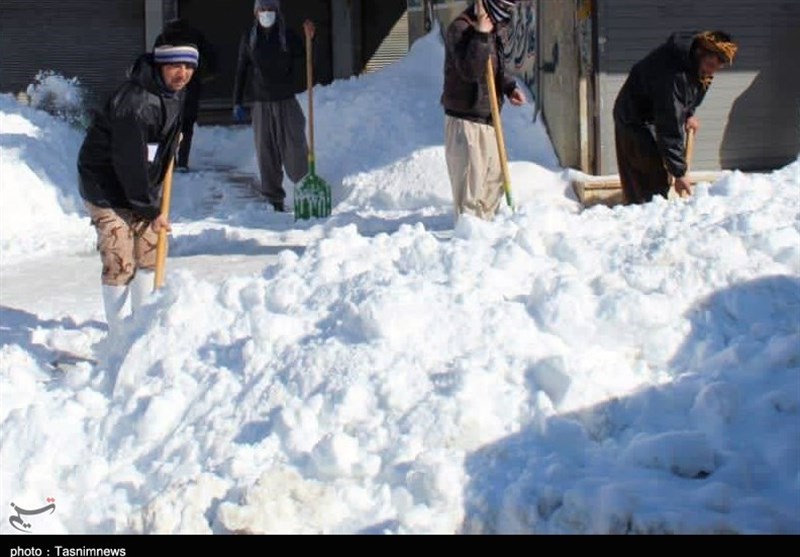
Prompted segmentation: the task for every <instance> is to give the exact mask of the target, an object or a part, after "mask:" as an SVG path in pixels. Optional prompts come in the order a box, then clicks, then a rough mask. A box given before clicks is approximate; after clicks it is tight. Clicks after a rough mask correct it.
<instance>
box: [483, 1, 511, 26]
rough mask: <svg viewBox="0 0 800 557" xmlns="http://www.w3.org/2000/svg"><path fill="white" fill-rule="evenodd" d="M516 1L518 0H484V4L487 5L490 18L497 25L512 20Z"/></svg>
mask: <svg viewBox="0 0 800 557" xmlns="http://www.w3.org/2000/svg"><path fill="white" fill-rule="evenodd" d="M516 3H517V0H483V5H484V6H486V13H487V14H489V19H491V20H492V23H494V24H495V25H497V24H498V23H505V22H507V21H510V20H511V16H512V15H514V5H515V4H516Z"/></svg>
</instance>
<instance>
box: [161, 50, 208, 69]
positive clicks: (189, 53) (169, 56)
mask: <svg viewBox="0 0 800 557" xmlns="http://www.w3.org/2000/svg"><path fill="white" fill-rule="evenodd" d="M153 61H155V63H156V64H190V65H192V66H194V67H195V68H196V67H197V65H198V63H199V62H200V52H198V50H197V47H196V46H194V45H190V44H183V45H171V44H164V45H161V46H157V47H155V48H154V49H153Z"/></svg>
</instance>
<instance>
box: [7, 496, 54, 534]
mask: <svg viewBox="0 0 800 557" xmlns="http://www.w3.org/2000/svg"><path fill="white" fill-rule="evenodd" d="M11 508H13V509H14V510H15V511H17V516H10V517H8V522H9V524H11V526H13V527H14V528H16V529H17V530H19V531H20V532H24V533H26V534H30V533H31V529H30V528H31V523H30V522H27V520H26V519H23V518H22V517H23V516H36V515H38V514H42V513H46V512H47V511H50V514H53V513H54V512H55V511H56V500H55V499H53V498H52V497H48V498H47V505H45V506H44V507H42V508H40V509H33V510H28V509H23V508H22V507H20V506H18V505H16V504H15V503H11ZM20 526H21V528H20Z"/></svg>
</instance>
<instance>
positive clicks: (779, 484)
mask: <svg viewBox="0 0 800 557" xmlns="http://www.w3.org/2000/svg"><path fill="white" fill-rule="evenodd" d="M441 56H442V54H441V45H439V44H438V43H436V41H435V40H434V39H431V38H429V39H428V40H427V41H426V42H423V43H422V45H421V46H420V47H419V48H417V49H415V50H414V51H412V55H411V56H409V58H408V59H406V60H404V61H403V62H402V63H400V64H397V65H395V66H392V67H390V68H389V69H388V70H386V71H385V72H381V73H378V74H375V75H372V76H368V77H365V78H363V79H353V80H348V81H345V82H342V83H336V84H334V85H333V86H331V87H329V88H321V90H320V92H319V93H320V94H319V95H318V98H320V99H321V103H320V108H319V113H320V127H321V129H322V130H324V134H325V136H328V137H330V140H329V141H328V142H327V143H326V144H322V143H321V144H320V153H319V154H320V174H321V175H323V176H325V177H328V176H330V177H331V178H330V179H331V180H332V181H333V180H339V179H341V183H343V184H345V186H346V187H345V188H343V189H342V190H340V197H339V200H340V204H339V206H338V207H337V213H336V215H334V217H333V218H332V219H330V220H329V221H325V222H312V223H307V224H305V223H304V224H301V225H295V224H294V223H292V222H291V218H290V217H289V219H288V220H287V219H285V218H284V217H285V215H272V214H269V213H267V212H266V211H265V210H264V209H263V207H261V208H260V209H259V208H257V207H256V205H255V204H254V203H251V202H243V201H237V200H236V199H235V195H233V194H232V193H231V192H232V191H234V190H233V189H232V188H231V186H230V184H220V183H217V182H215V180H218V179H219V174H215V173H213V172H212V171H210V170H209V171H208V173H203V172H200V173H197V174H190V175H187V176H178V177H177V181H176V193H177V194H178V195H177V198H176V199H177V201H178V205H177V206H176V211H178V213H179V214H182V215H190V216H191V218H192V219H197V220H196V222H188V218H189V217H188V216H185V217H183V218H186V219H187V221H186V222H180V223H179V225H178V226H176V232H175V238H174V245H175V247H176V249H175V250H174V251H173V257H174V259H173V260H171V263H170V265H172V267H171V273H170V275H169V280H168V283H167V287H166V288H165V289H164V290H162V291H160V292H159V294H158V295H157V296H155V297H154V299H152V300H151V302H150V303H149V304H148V305H147V306H146V307H145V309H144V311H142V312H140V313H139V314H138V315H137V316H136V317H135V318H133V319H131V320H129V321H128V322H127V323H126V325H125V330H124V331H123V334H122V337H121V338H120V339H118V340H117V341H116V342H114V343H107V344H102V343H101V344H100V345H98V351H97V355H98V356H99V357H100V359H101V363H100V365H99V366H97V367H92V366H91V365H90V364H88V363H83V364H78V365H77V366H76V367H75V369H73V370H71V371H70V372H69V373H68V374H66V375H65V376H64V377H60V378H58V377H56V378H54V377H53V374H52V373H51V372H50V371H49V370H48V369H47V366H46V364H47V357H48V354H49V352H48V351H47V350H46V347H47V346H52V345H59V346H65V345H68V346H71V347H73V348H74V349H75V350H78V349H79V348H85V347H86V346H87V345H88V344H90V341H91V342H94V341H96V340H98V339H99V338H101V337H102V335H103V331H102V326H101V325H98V324H97V323H96V322H94V321H93V319H94V318H96V317H97V316H98V312H97V311H98V310H97V309H96V310H90V309H87V308H86V307H85V306H86V305H87V304H86V303H85V302H84V297H85V296H86V292H85V288H86V287H85V285H83V286H82V287H77V286H76V287H74V291H73V292H72V293H71V295H72V297H73V298H75V299H76V300H77V301H73V302H72V306H71V307H72V308H75V309H73V310H72V311H71V313H70V314H69V315H67V316H64V317H61V318H45V317H42V316H40V315H35V314H34V313H32V312H33V311H34V310H26V309H14V307H15V306H11V307H6V306H7V305H9V304H8V302H6V301H4V302H3V307H2V308H0V310H1V311H2V313H0V316H2V318H3V326H2V327H0V462H2V492H3V493H8V494H11V495H9V496H10V497H14V498H15V499H14V501H16V502H17V503H19V504H21V505H22V504H23V502H24V501H32V502H36V501H45V500H46V498H47V497H55V498H56V500H57V501H58V510H57V512H56V513H54V514H53V515H52V517H50V519H51V520H52V523H51V524H49V525H48V526H47V530H48V531H52V532H59V531H63V532H70V533H81V532H88V533H107V532H117V533H124V532H136V533H141V532H145V533H157V532H158V533H167V532H180V533H321V532H325V533H340V532H341V533H454V532H468V533H473V532H526V533H527V532H551V533H595V532H597V533H618V532H676V533H692V532H704V533H705V532H739V533H800V444H799V443H798V439H800V420H798V410H799V407H800V400H799V398H800V220H798V218H797V215H798V214H800V161H798V162H796V163H794V164H792V165H790V166H788V167H786V168H784V169H782V170H781V171H778V172H775V173H773V174H764V175H744V174H741V173H732V174H731V175H730V176H728V177H727V178H725V179H724V180H723V181H721V182H719V183H717V184H713V185H704V186H701V187H699V188H698V189H697V192H696V195H695V196H694V197H692V198H691V199H689V200H675V201H666V200H656V201H654V202H653V203H651V204H648V205H645V206H637V207H617V208H614V209H608V208H605V207H595V208H593V209H590V210H587V211H583V212H581V211H579V210H578V208H577V206H576V203H575V202H574V200H572V199H569V198H568V196H566V195H565V191H564V189H565V181H564V179H563V175H562V174H561V173H560V172H558V170H557V169H555V168H554V167H551V166H550V165H551V163H552V161H550V162H548V160H547V156H548V153H551V150H550V148H549V145H547V144H546V140H545V139H542V138H543V136H542V135H539V134H541V133H542V132H541V129H540V127H539V126H537V125H533V124H531V123H530V120H529V119H528V120H526V118H525V116H524V112H515V111H513V110H507V111H505V112H506V115H507V117H508V118H509V121H508V125H507V129H509V130H514V129H515V126H517V125H518V126H519V132H518V133H516V132H515V133H513V134H509V135H510V137H511V141H510V143H511V144H512V145H515V147H514V149H515V150H514V151H513V153H516V154H512V161H513V162H512V165H511V167H512V172H513V178H514V184H515V186H516V187H515V192H516V193H517V197H518V199H519V200H520V207H519V210H518V211H516V212H515V213H514V214H511V213H510V212H509V211H504V212H503V214H502V215H500V216H499V218H498V219H497V220H496V221H495V222H493V223H486V222H482V221H477V220H474V219H471V218H465V219H463V220H462V221H461V222H460V223H459V225H458V226H457V227H456V228H455V230H454V231H453V237H452V239H443V238H442V236H443V235H442V234H441V232H443V231H444V230H446V227H447V226H448V225H450V223H452V218H451V214H450V198H449V196H448V187H449V186H448V182H447V180H446V176H445V174H444V172H445V171H444V168H443V159H442V145H441V144H442V137H443V130H442V125H443V124H442V117H441V114H440V112H437V111H438V110H439V109H436V108H435V107H436V106H437V104H436V103H438V94H439V93H440V90H439V89H437V86H438V85H437V84H438V82H437V80H438V79H440V77H437V75H438V73H439V72H441V67H440V62H441ZM434 69H435V71H434ZM384 80H385V81H384ZM387 84H388V85H387ZM417 86H419V87H420V89H419V94H418V95H413V94H409V95H397V94H395V95H394V97H393V96H391V95H389V93H390V92H391V91H395V92H396V91H397V90H399V89H401V88H402V89H403V90H404V92H405V89H407V88H408V89H410V90H411V91H417V89H415V87H417ZM362 93H363V94H362ZM412 99H413V100H412ZM417 102H418V103H421V104H420V106H419V107H418V110H419V111H421V114H422V115H423V116H424V117H423V118H420V119H416V118H413V117H412V115H410V114H409V113H408V110H409V107H410V106H412V105H413V103H417ZM380 103H390V104H391V103H394V104H395V105H396V106H397V107H398V108H397V110H396V111H386V110H384V111H383V112H384V113H383V116H382V119H381V120H380V121H379V120H377V119H376V118H377V116H376V115H377V114H379V111H378V108H377V107H378V106H379V104H380ZM404 103H409V104H404ZM0 107H2V108H3V110H4V112H3V113H2V116H3V118H4V119H6V120H9V121H12V122H14V123H15V125H16V126H17V128H16V129H18V130H21V131H19V132H16V133H17V134H19V137H16V136H12V137H14V140H13V141H15V142H18V143H19V144H20V145H25V146H28V145H31V146H35V145H36V141H38V139H36V138H40V137H46V135H45V134H46V133H47V132H44V131H43V129H44V128H37V120H36V118H37V116H36V115H35V114H32V113H31V112H30V111H28V110H27V109H20V108H18V107H16V108H13V109H11V108H10V107H7V106H6V105H0ZM515 114H516V115H515ZM520 114H522V115H520ZM6 120H3V121H4V122H5V121H6ZM334 122H335V124H334ZM515 122H517V123H516V124H515ZM24 123H26V124H24ZM23 124H24V125H23ZM25 125H27V126H28V127H25ZM336 126H338V127H336ZM526 126H527V127H526ZM376 127H377V129H376ZM337 129H338V130H340V133H341V138H339V139H337V138H336V136H335V134H334V133H333V131H334V130H337ZM387 129H391V130H392V133H391V134H389V133H387V132H386V130H387ZM7 137H8V136H7V135H5V127H4V135H3V138H4V141H9V140H8V139H6V138H7ZM20 137H21V138H23V139H24V141H23V139H20ZM25 138H28V139H25ZM213 141H219V142H220V143H219V147H220V148H219V149H218V151H216V152H215V151H214V150H213V149H212V144H211V142H213ZM26 142H27V143H26ZM251 142H252V138H251V136H250V132H249V130H220V129H216V128H214V129H210V130H206V129H201V130H200V132H199V133H198V145H199V150H198V154H199V155H200V156H201V160H202V159H203V158H209V159H210V163H211V164H210V165H209V166H212V165H213V164H219V165H220V166H225V165H231V166H234V171H235V172H237V173H238V172H241V173H242V174H246V173H247V172H248V167H247V164H248V163H246V162H244V161H243V159H242V154H241V152H240V151H239V149H240V146H241V147H242V148H243V149H245V152H247V150H248V149H251V148H252V147H251ZM351 143H352V146H351ZM530 143H534V145H533V146H531V145H530ZM15 145H16V143H15ZM64 148H74V146H69V145H67V146H65V147H64ZM4 149H5V146H4ZM13 149H16V150H17V151H16V152H17V162H16V163H15V164H13V165H9V166H8V168H18V169H23V168H30V167H31V166H33V165H36V164H38V163H40V162H41V163H43V169H44V171H46V172H48V173H49V175H51V176H53V177H54V178H56V179H58V178H63V177H64V176H69V177H72V174H73V173H74V170H73V169H72V168H70V169H69V170H66V169H64V168H63V167H62V166H60V164H61V162H60V161H61V160H62V159H61V158H52V159H44V158H42V153H41V152H39V151H36V150H35V149H33V148H31V149H32V150H31V151H30V152H26V151H25V149H22V148H21V147H14V148H13ZM13 149H11V150H13ZM26 149H27V147H26ZM249 152H250V153H252V151H249ZM3 153H4V158H5V153H6V150H4V151H3ZM536 153H539V154H540V155H541V158H540V157H539V156H538V155H536ZM194 156H197V155H194ZM537 163H538V164H537ZM4 165H5V162H4ZM5 168H7V167H6V166H4V167H3V169H4V170H5ZM31 183H32V184H33V187H35V188H38V189H36V190H35V193H36V195H38V196H40V197H37V198H35V199H36V200H41V199H49V197H48V196H51V195H52V192H54V191H57V190H56V188H55V187H54V185H53V184H55V183H58V180H55V181H50V182H45V181H44V180H40V181H39V182H38V185H37V183H35V182H31ZM337 183H338V182H337ZM45 186H47V188H46V187H45ZM6 187H7V186H6V184H5V180H4V184H3V191H4V192H5V191H6V189H5V188H6ZM48 188H49V189H48ZM226 188H227V189H226ZM189 192H191V194H190V193H189ZM4 195H5V193H4ZM32 195H33V194H32ZM212 200H215V202H216V204H213V203H209V202H210V201H212ZM3 206H4V211H5V210H6V209H5V207H6V206H7V205H6V203H5V199H4V204H3ZM181 211H185V212H184V213H180V212H181ZM204 211H211V214H209V215H205V214H204ZM4 216H5V214H4ZM61 218H62V219H63V218H66V217H63V216H62V217H61ZM444 223H448V225H444V226H443V224H444ZM430 225H433V226H430ZM3 226H5V225H3ZM437 227H439V228H437ZM432 228H434V229H435V230H432ZM2 231H3V236H2V237H3V241H4V242H5V241H6V232H7V230H6V229H5V228H3V229H2ZM90 232H91V231H90V230H87V231H85V232H83V236H77V235H75V236H73V238H83V237H86V236H89V235H90ZM52 234H54V232H53V231H48V230H44V231H42V232H41V233H40V232H39V231H35V232H33V233H31V238H32V239H35V240H37V241H40V242H44V241H45V240H47V241H50V240H51V239H52V238H53V236H52ZM275 246H278V247H281V246H294V247H295V249H286V250H283V251H281V252H280V253H279V254H278V255H277V256H275V257H273V258H272V259H269V261H270V264H269V265H263V264H261V265H259V262H263V261H267V258H266V257H265V253H266V252H267V251H269V250H270V249H274V248H275ZM298 246H299V249H298ZM223 255H225V257H222V256H223ZM192 256H196V257H199V256H206V257H207V258H208V259H203V260H202V261H203V264H204V267H202V268H201V270H200V271H199V272H197V273H191V272H187V271H177V270H175V267H176V266H177V265H179V264H180V263H181V262H182V261H181V259H189V258H191V257H192ZM211 256H216V259H211ZM247 258H249V259H252V260H254V261H255V262H256V265H258V268H259V272H258V273H237V272H234V271H232V270H231V269H235V268H236V267H235V265H237V264H239V262H240V260H241V259H247ZM212 271H217V272H218V273H219V274H222V275H224V279H223V280H212V279H211V278H209V275H210V274H211V272H212ZM226 273H227V275H226ZM59 284H60V283H59ZM80 288H83V290H81V289H80ZM35 296H36V294H35V293H32V294H30V298H28V299H26V300H25V304H24V305H25V307H34V306H35V305H36V302H37V300H35V299H34V298H35ZM94 302H95V307H96V308H99V303H98V302H97V300H96V299H95V300H94ZM61 311H63V308H56V309H54V310H52V311H51V312H50V314H52V313H60V312H61ZM27 504H28V505H29V506H30V507H31V508H34V504H35V503H27ZM36 524H37V528H44V526H43V525H42V523H39V522H37V523H36ZM0 531H2V532H4V533H5V532H12V531H13V529H12V528H11V527H10V526H9V524H8V522H7V521H5V522H4V523H2V524H0Z"/></svg>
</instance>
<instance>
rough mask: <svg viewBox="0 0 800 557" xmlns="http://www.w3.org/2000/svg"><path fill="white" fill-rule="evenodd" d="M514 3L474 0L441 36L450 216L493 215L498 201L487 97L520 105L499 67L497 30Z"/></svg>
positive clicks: (499, 175)
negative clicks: (490, 69) (491, 82)
mask: <svg viewBox="0 0 800 557" xmlns="http://www.w3.org/2000/svg"><path fill="white" fill-rule="evenodd" d="M515 3H516V0H477V1H476V3H475V5H473V6H470V7H469V8H467V9H466V10H465V11H464V12H463V13H462V14H461V15H459V16H458V17H457V18H456V19H455V20H454V21H453V22H452V23H451V24H450V26H449V27H448V29H447V34H446V35H445V46H446V52H445V62H444V92H443V94H442V99H441V102H442V106H443V107H444V112H445V157H446V159H447V170H448V173H449V176H450V185H451V187H452V190H453V205H454V209H455V217H456V219H458V218H459V217H460V216H461V215H464V214H469V215H472V216H475V217H478V218H482V219H485V220H490V219H491V218H492V217H494V215H495V213H496V212H497V210H498V208H499V207H500V203H501V202H502V199H503V172H502V167H501V165H500V157H499V155H498V152H497V139H496V136H495V130H494V127H493V126H492V123H493V122H492V107H491V102H490V96H489V95H490V94H494V95H497V96H498V97H499V101H500V103H501V104H502V102H503V97H508V99H509V101H510V102H511V104H512V105H515V106H519V105H522V104H525V102H526V99H525V94H524V93H523V92H522V90H521V89H520V88H519V87H517V83H516V81H515V80H514V78H513V77H511V76H510V75H508V74H507V73H506V71H505V68H504V60H503V51H504V47H503V42H502V39H501V36H500V34H499V33H498V31H499V30H500V29H501V28H502V27H503V26H505V25H508V24H509V22H510V21H511V18H512V16H513V10H514V5H515ZM490 57H491V59H492V61H493V62H494V71H495V84H496V87H497V91H492V92H490V91H489V88H488V84H487V79H486V77H487V76H486V68H487V62H488V60H489V58H490Z"/></svg>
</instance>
